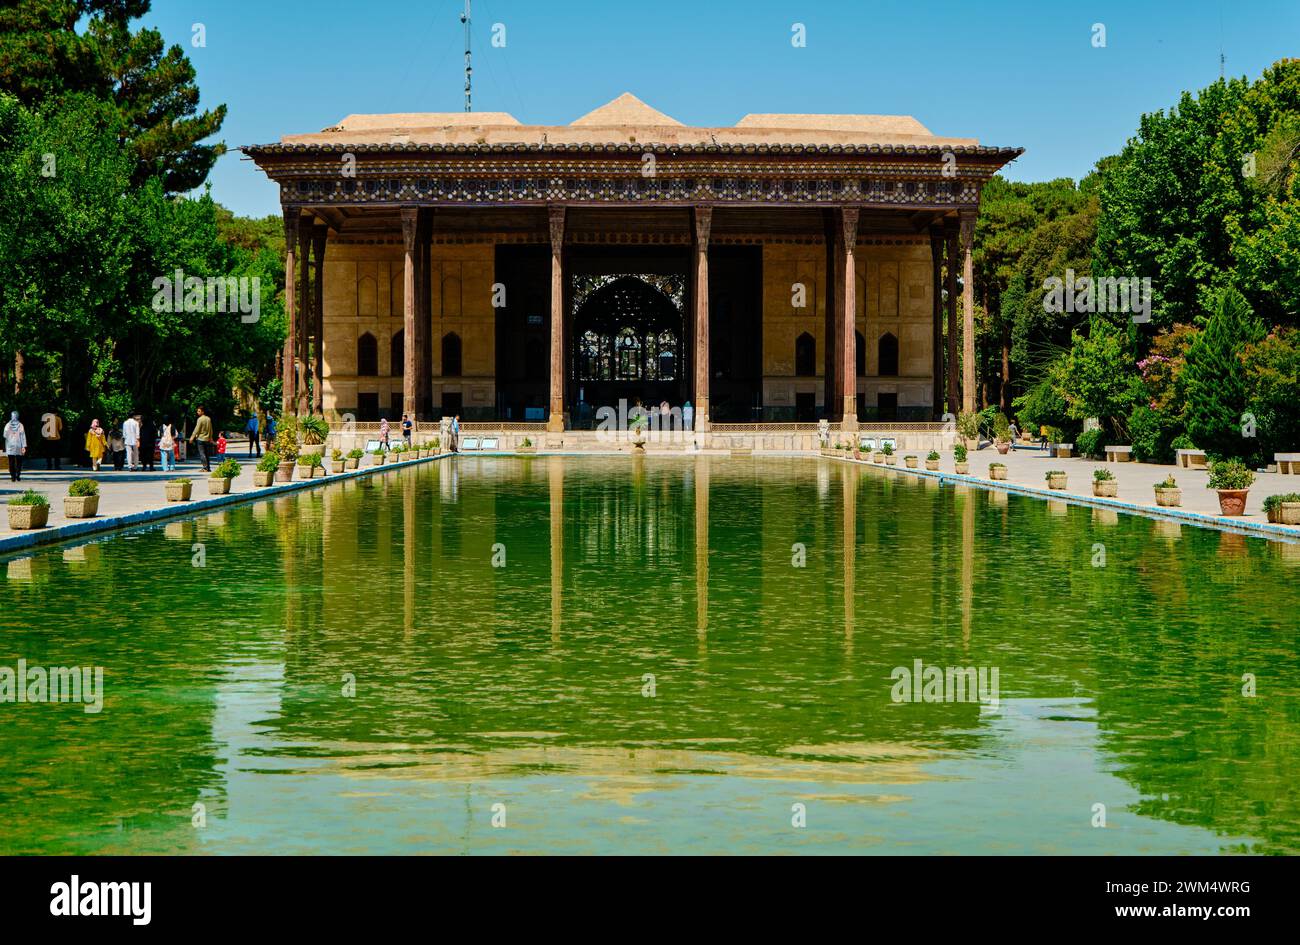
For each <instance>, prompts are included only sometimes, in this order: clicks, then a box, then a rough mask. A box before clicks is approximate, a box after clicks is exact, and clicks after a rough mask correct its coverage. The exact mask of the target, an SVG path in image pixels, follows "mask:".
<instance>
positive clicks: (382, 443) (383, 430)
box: [379, 417, 388, 453]
mask: <svg viewBox="0 0 1300 945" xmlns="http://www.w3.org/2000/svg"><path fill="white" fill-rule="evenodd" d="M379 448H380V449H381V450H383V451H384V452H385V453H387V452H388V418H387V417H380V418H379Z"/></svg>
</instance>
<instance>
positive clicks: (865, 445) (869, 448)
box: [858, 436, 876, 453]
mask: <svg viewBox="0 0 1300 945" xmlns="http://www.w3.org/2000/svg"><path fill="white" fill-rule="evenodd" d="M858 450H859V451H861V452H863V453H874V452H875V451H876V438H875V437H874V436H864V437H862V438H861V439H860V440H858Z"/></svg>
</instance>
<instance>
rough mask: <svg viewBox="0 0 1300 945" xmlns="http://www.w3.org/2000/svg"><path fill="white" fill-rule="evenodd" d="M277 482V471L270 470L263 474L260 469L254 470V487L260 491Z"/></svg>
mask: <svg viewBox="0 0 1300 945" xmlns="http://www.w3.org/2000/svg"><path fill="white" fill-rule="evenodd" d="M274 481H275V470H274V469H268V470H267V471H266V472H263V471H262V470H260V469H254V470H253V485H254V486H255V487H256V488H258V489H263V488H265V487H266V486H269V485H270V484H271V483H272V482H274Z"/></svg>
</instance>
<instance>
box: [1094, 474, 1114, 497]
mask: <svg viewBox="0 0 1300 945" xmlns="http://www.w3.org/2000/svg"><path fill="white" fill-rule="evenodd" d="M1092 494H1093V495H1096V496H1105V497H1107V498H1111V499H1113V498H1115V497H1116V496H1117V495H1119V483H1118V482H1116V481H1115V480H1114V479H1103V480H1101V481H1100V482H1098V481H1097V480H1095V479H1094V480H1093V482H1092Z"/></svg>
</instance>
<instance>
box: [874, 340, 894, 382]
mask: <svg viewBox="0 0 1300 945" xmlns="http://www.w3.org/2000/svg"><path fill="white" fill-rule="evenodd" d="M878 350H879V353H880V376H881V377H897V376H898V339H897V338H895V337H894V336H893V335H891V334H890V333H889V332H885V333H884V334H883V335H881V336H880V342H879V344H878Z"/></svg>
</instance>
